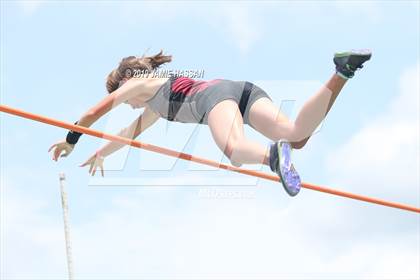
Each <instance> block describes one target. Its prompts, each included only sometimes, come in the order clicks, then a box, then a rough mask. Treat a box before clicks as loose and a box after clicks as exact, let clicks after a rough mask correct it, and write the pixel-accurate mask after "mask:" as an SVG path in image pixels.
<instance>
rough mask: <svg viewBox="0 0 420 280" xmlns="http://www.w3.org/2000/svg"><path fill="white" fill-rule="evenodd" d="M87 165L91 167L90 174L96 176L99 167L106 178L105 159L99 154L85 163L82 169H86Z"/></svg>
mask: <svg viewBox="0 0 420 280" xmlns="http://www.w3.org/2000/svg"><path fill="white" fill-rule="evenodd" d="M86 165H89V174H91V175H92V176H95V173H96V169H97V168H98V167H99V169H100V170H101V175H102V177H104V157H103V156H101V155H100V154H99V153H98V152H96V153H95V154H94V155H93V156H91V157H90V158H89V159H88V160H87V161H86V162H85V163H83V164H81V165H80V167H84V166H86Z"/></svg>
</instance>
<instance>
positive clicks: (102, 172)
mask: <svg viewBox="0 0 420 280" xmlns="http://www.w3.org/2000/svg"><path fill="white" fill-rule="evenodd" d="M101 175H102V177H104V167H103V166H102V165H101Z"/></svg>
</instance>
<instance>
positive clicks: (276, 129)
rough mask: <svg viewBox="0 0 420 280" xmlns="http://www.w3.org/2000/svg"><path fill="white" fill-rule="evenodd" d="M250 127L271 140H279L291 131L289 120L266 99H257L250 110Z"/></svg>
mask: <svg viewBox="0 0 420 280" xmlns="http://www.w3.org/2000/svg"><path fill="white" fill-rule="evenodd" d="M248 118H249V122H250V125H251V126H252V127H253V128H254V129H255V130H257V131H258V132H260V133H262V134H263V135H264V136H266V137H268V138H270V139H271V140H274V141H276V140H279V139H281V138H282V137H283V135H286V134H287V132H288V130H290V129H291V123H290V121H289V119H288V118H287V117H286V116H285V115H284V114H283V113H282V112H281V111H280V110H279V108H277V106H275V105H274V103H273V102H272V101H271V100H270V99H269V98H266V97H262V98H259V99H257V100H256V101H255V102H254V103H253V104H252V105H251V108H250V109H249V117H248Z"/></svg>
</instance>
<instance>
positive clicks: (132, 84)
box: [77, 80, 146, 127]
mask: <svg viewBox="0 0 420 280" xmlns="http://www.w3.org/2000/svg"><path fill="white" fill-rule="evenodd" d="M145 83H146V81H144V80H129V81H127V82H126V83H125V84H124V86H122V87H120V88H118V89H117V90H115V91H114V92H112V93H110V94H109V95H108V96H106V97H105V98H104V99H102V100H101V101H100V102H99V103H98V104H96V105H95V106H93V107H92V108H90V109H89V110H87V111H86V112H85V113H84V114H83V115H82V117H81V118H80V120H79V121H78V123H77V124H78V125H80V126H84V127H90V126H91V125H92V124H93V123H94V122H96V121H97V120H98V119H100V118H101V117H102V116H104V115H105V114H106V113H108V112H109V111H111V110H112V109H113V108H115V107H117V106H118V105H120V104H121V103H123V102H124V101H126V100H128V99H130V98H132V97H135V96H136V95H137V94H138V93H139V92H141V91H142V90H144V87H145Z"/></svg>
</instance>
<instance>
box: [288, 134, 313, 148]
mask: <svg viewBox="0 0 420 280" xmlns="http://www.w3.org/2000/svg"><path fill="white" fill-rule="evenodd" d="M308 140H309V137H307V138H305V139H303V140H300V141H297V142H291V143H290V144H291V145H292V148H293V149H297V150H299V149H302V148H303V147H305V145H306V143H307V142H308Z"/></svg>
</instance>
